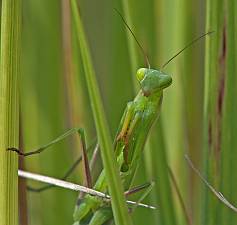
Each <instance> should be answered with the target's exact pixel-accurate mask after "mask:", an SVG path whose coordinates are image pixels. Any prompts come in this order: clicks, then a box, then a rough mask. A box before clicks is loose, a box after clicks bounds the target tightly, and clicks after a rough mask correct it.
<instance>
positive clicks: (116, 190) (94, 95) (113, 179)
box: [72, 0, 132, 225]
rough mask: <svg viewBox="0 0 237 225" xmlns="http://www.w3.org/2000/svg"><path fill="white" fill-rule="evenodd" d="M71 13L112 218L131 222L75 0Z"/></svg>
mask: <svg viewBox="0 0 237 225" xmlns="http://www.w3.org/2000/svg"><path fill="white" fill-rule="evenodd" d="M72 13H73V18H74V22H75V26H76V29H77V35H78V41H79V45H80V50H81V56H82V61H83V66H84V70H85V77H86V82H87V88H88V92H89V96H90V100H91V106H92V111H93V116H94V120H95V125H96V131H97V135H98V140H99V144H100V146H101V155H102V160H103V165H104V168H105V174H106V179H107V182H108V187H109V192H110V194H111V197H112V209H113V214H114V220H115V223H116V224H117V225H119V224H120V225H121V224H124V225H126V224H128V225H129V224H132V222H131V218H130V216H129V215H128V209H127V206H126V203H125V197H124V195H123V188H122V184H121V180H120V177H119V172H118V167H117V166H116V165H117V164H116V160H115V156H114V154H113V151H111V149H113V147H112V141H111V138H110V133H109V129H108V125H107V122H106V119H105V114H104V110H103V106H102V101H101V98H100V94H99V89H98V86H97V84H96V78H95V72H94V69H93V66H92V62H91V57H90V53H89V50H88V49H89V48H88V45H87V41H86V37H85V34H84V30H83V26H82V22H81V19H80V15H79V12H78V8H77V1H76V0H73V1H72Z"/></svg>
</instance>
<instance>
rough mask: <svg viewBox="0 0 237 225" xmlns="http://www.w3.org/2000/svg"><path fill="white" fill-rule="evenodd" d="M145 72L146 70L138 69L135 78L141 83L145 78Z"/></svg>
mask: <svg viewBox="0 0 237 225" xmlns="http://www.w3.org/2000/svg"><path fill="white" fill-rule="evenodd" d="M146 70H147V69H146V68H140V69H138V71H137V74H136V76H137V79H138V81H139V82H140V81H142V80H143V78H144V77H145V73H146Z"/></svg>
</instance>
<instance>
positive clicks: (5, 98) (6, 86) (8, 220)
mask: <svg viewBox="0 0 237 225" xmlns="http://www.w3.org/2000/svg"><path fill="white" fill-rule="evenodd" d="M21 10H22V8H21V1H18V0H3V1H2V14H1V16H2V17H1V19H2V20H1V61H0V166H1V167H0V181H1V182H0V224H1V225H16V224H18V188H17V185H18V177H17V168H18V157H17V156H16V155H15V154H14V153H11V152H6V148H7V147H10V146H15V147H18V138H19V101H18V75H19V56H20V34H21Z"/></svg>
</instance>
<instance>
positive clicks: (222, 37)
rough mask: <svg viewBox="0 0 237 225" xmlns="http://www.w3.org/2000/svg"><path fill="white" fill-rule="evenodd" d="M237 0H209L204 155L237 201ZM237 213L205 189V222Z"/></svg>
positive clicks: (219, 185) (213, 175)
mask: <svg viewBox="0 0 237 225" xmlns="http://www.w3.org/2000/svg"><path fill="white" fill-rule="evenodd" d="M234 5H235V1H214V0H209V1H208V2H207V12H206V13H207V22H206V23H207V25H206V30H207V31H209V30H214V31H215V33H214V34H213V35H212V37H211V38H208V40H207V43H206V62H205V109H204V138H205V139H204V156H205V161H206V165H205V166H206V168H205V169H206V171H207V177H208V181H209V183H211V184H212V185H213V186H214V187H215V188H216V190H218V191H221V193H222V194H223V195H224V196H225V197H226V198H227V199H228V201H230V202H236V200H237V199H236V195H235V187H236V173H235V172H234V171H235V170H236V162H235V160H233V156H234V155H236V149H237V141H236V137H235V133H236V128H237V120H236V113H237V111H236V109H237V107H236V98H235V96H236V94H237V92H236V89H237V80H236V54H235V53H236V44H235V40H236V29H235V26H234V20H235V15H234V9H235V8H234ZM235 6H236V5H235ZM236 221H237V216H236V214H235V213H233V212H232V211H231V210H230V209H228V208H226V207H225V206H224V205H222V204H221V203H219V202H218V200H217V198H216V197H214V196H213V195H212V194H211V193H210V192H209V191H208V190H207V191H206V193H205V201H204V207H203V224H208V225H209V224H210V225H214V224H217V223H218V224H223V225H224V224H230V225H231V224H236Z"/></svg>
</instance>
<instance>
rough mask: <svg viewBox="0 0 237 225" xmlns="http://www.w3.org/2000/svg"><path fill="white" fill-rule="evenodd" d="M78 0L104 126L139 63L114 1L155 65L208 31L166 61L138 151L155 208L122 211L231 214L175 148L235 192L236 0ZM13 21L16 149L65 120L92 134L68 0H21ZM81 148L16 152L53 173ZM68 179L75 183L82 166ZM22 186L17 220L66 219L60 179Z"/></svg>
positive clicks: (148, 216) (149, 215) (219, 219)
mask: <svg viewBox="0 0 237 225" xmlns="http://www.w3.org/2000/svg"><path fill="white" fill-rule="evenodd" d="M78 3H79V8H80V13H81V16H82V20H83V22H84V26H85V30H86V34H87V38H88V41H89V45H90V50H91V54H92V58H93V63H94V67H95V71H96V75H97V80H98V84H99V87H100V91H101V95H102V97H103V103H104V107H105V112H106V115H107V119H108V123H109V127H110V131H111V135H112V136H114V135H115V132H116V129H117V127H118V124H119V121H120V118H121V115H122V113H123V110H124V108H125V106H126V103H127V102H128V101H130V100H132V99H133V97H134V96H135V93H136V91H135V90H136V88H135V87H134V82H133V81H134V77H135V74H136V70H137V69H138V68H140V67H145V66H146V64H145V62H144V60H143V58H144V57H143V55H142V54H141V52H140V50H139V48H138V47H137V46H136V44H135V41H134V39H132V37H131V35H130V34H128V35H127V30H126V28H125V26H124V24H123V23H122V21H121V19H120V18H119V16H118V15H117V14H116V13H115V11H114V9H113V8H116V9H118V10H119V11H120V12H121V13H122V14H123V15H124V16H125V19H126V20H127V21H128V23H129V25H130V27H131V29H132V30H133V31H134V33H135V35H136V37H137V39H138V40H139V41H140V43H141V44H142V46H143V48H144V49H145V51H146V52H147V54H148V56H149V60H150V62H151V67H152V68H155V69H159V68H160V67H161V65H162V64H163V63H165V62H166V61H167V60H168V59H169V58H170V57H172V56H173V55H174V54H175V53H177V51H178V50H180V49H181V48H183V47H184V46H185V45H186V44H187V43H189V42H190V41H191V40H193V39H194V38H196V37H198V36H200V35H201V34H203V33H205V32H206V31H211V30H214V31H215V33H214V34H212V35H210V36H208V37H206V39H203V40H201V41H199V42H198V43H196V44H195V45H193V46H192V47H190V48H189V49H187V50H186V51H185V52H183V53H182V55H180V56H179V57H177V58H176V59H174V60H173V61H172V62H171V63H170V64H169V65H168V66H167V67H165V69H164V72H166V73H169V74H171V75H172V77H173V84H172V86H171V87H169V88H168V89H167V90H165V93H164V99H163V106H162V112H161V118H160V119H159V120H158V123H157V124H158V126H155V127H154V129H153V131H152V135H151V136H152V138H151V140H149V144H148V146H147V147H146V151H144V154H143V155H142V156H141V157H142V159H144V160H141V163H140V169H139V172H138V173H137V181H136V183H137V184H141V183H144V182H146V181H150V180H155V181H156V187H155V188H154V189H153V191H152V193H151V195H150V196H148V197H147V198H146V199H145V201H144V202H146V203H150V204H153V205H156V206H158V210H156V211H152V210H149V209H141V208H139V209H137V210H136V211H135V213H134V214H133V216H132V217H133V220H134V224H162V225H173V224H205V225H206V224H228V225H231V224H236V222H237V216H236V214H235V213H234V212H232V211H231V210H230V209H228V208H226V207H225V206H224V205H223V204H222V203H220V202H218V200H217V198H216V197H213V194H212V193H210V191H209V190H208V189H207V187H206V186H204V185H203V184H202V183H201V180H200V179H199V178H198V177H197V176H196V175H195V174H194V173H193V172H192V170H191V169H190V168H189V166H188V164H187V162H186V161H185V159H184V154H188V155H189V156H190V158H191V159H192V160H193V162H194V164H195V165H196V166H197V167H198V168H200V169H201V171H202V172H203V174H204V175H205V176H206V177H207V178H208V180H209V181H210V183H211V184H212V185H213V186H214V187H215V188H216V189H217V190H219V191H221V192H223V194H224V195H225V196H226V197H227V199H228V200H230V201H231V202H234V203H235V202H236V203H237V195H236V192H235V188H236V185H237V179H236V176H237V174H236V173H235V172H234V171H235V170H236V169H237V168H235V167H236V163H235V160H237V153H236V151H237V139H236V138H235V136H234V133H235V130H236V128H237V120H236V118H235V115H237V114H236V113H237V112H236V111H237V106H236V100H235V99H234V98H235V97H234V96H236V94H237V93H236V92H237V87H236V86H237V81H236V78H235V74H236V66H235V64H236V53H235V52H236V50H237V47H236V44H235V42H236V40H237V39H236V38H237V37H236V31H235V30H234V24H235V22H237V21H236V16H234V12H235V11H236V9H237V6H236V4H237V3H235V2H234V1H233V0H227V1H225V2H222V1H214V0H213V1H212V0H209V1H204V0H203V1H188V0H180V1H175V0H140V1H135V0H130V1H128V2H126V1H119V0H113V1H109V0H101V1H92V0H87V1H85V0H80V1H78ZM126 7H127V8H126ZM124 9H125V10H124ZM126 9H127V11H126ZM128 11H129V15H128V14H127V12H128ZM22 32H23V33H22V45H23V47H22V59H21V61H22V75H21V79H20V105H21V134H22V135H21V137H22V138H21V139H22V140H21V142H22V143H21V144H22V146H24V149H25V150H26V151H27V150H30V149H33V148H36V147H38V146H40V145H42V144H45V143H48V142H49V141H51V140H52V139H53V138H55V137H56V136H58V135H59V134H61V133H62V132H63V131H65V130H66V129H68V128H71V127H83V128H85V130H86V138H87V143H88V144H90V143H92V142H93V140H94V139H95V137H96V133H95V128H94V123H93V117H92V113H91V109H90V102H89V99H88V93H87V89H86V85H85V80H84V76H83V68H82V64H81V61H80V49H79V48H78V43H77V41H76V38H75V29H74V26H73V21H72V16H71V10H70V0H61V1H58V0H51V1H46V0H40V1H39V0H34V1H30V0H25V1H23V30H22ZM131 42H132V43H133V44H134V45H135V47H134V48H133V47H132V46H131V45H130V44H131ZM129 43H130V44H129ZM205 43H206V51H205ZM133 44H132V45H133ZM130 47H131V48H130ZM131 49H133V51H134V53H133V55H132V54H131ZM204 65H205V67H204ZM161 124H162V126H161ZM80 154H81V153H80V148H79V144H78V140H77V139H76V138H75V137H71V138H68V139H67V140H65V141H63V142H62V143H60V144H57V145H55V146H54V147H52V148H51V149H50V150H48V151H47V152H44V153H42V154H40V155H38V156H32V157H30V158H26V159H24V168H25V169H26V170H28V171H33V172H37V173H40V174H44V175H49V176H53V177H59V178H60V177H62V175H63V174H64V173H65V171H66V170H67V168H69V167H70V165H72V163H73V162H74V161H75V159H76V158H77V157H78V156H79V155H80ZM166 160H167V164H168V165H169V166H170V167H171V169H172V171H173V173H174V177H175V180H176V182H177V185H178V188H179V191H180V193H181V196H182V198H183V201H184V204H185V208H186V213H187V214H188V217H189V218H190V221H189V222H188V221H187V219H186V217H185V213H184V211H183V210H182V206H181V204H180V200H179V198H178V197H177V191H175V188H174V185H173V183H172V182H171V180H170V178H169V173H168V172H167V171H168V169H167V166H166ZM164 162H165V163H164ZM162 163H163V164H164V168H163V167H162V165H163V164H162ZM160 165H161V166H160ZM70 180H71V181H73V182H77V183H82V180H83V172H82V168H80V167H79V168H78V169H77V170H76V172H75V173H74V175H73V176H71V177H70ZM28 184H31V185H33V186H34V187H40V185H41V184H38V183H33V182H28ZM169 185H170V186H171V189H172V190H171V191H169ZM23 186H24V184H23ZM22 188H24V187H21V189H22ZM22 193H23V194H21V195H20V199H21V202H20V209H21V211H20V212H21V216H20V217H21V224H34V225H41V224H42V225H43V224H44V225H46V224H57V225H61V224H62V225H63V224H72V214H73V209H74V205H75V203H76V198H77V193H73V192H72V191H69V190H62V189H59V188H53V189H51V190H48V191H46V192H44V193H40V194H36V193H30V192H27V193H26V192H24V191H23V192H22ZM24 200H26V203H27V204H26V205H25V204H23V202H25V201H24ZM171 218H172V219H171ZM26 221H27V222H26Z"/></svg>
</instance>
